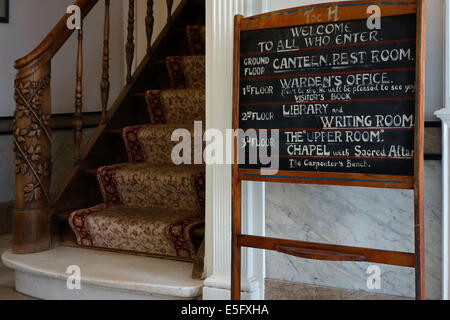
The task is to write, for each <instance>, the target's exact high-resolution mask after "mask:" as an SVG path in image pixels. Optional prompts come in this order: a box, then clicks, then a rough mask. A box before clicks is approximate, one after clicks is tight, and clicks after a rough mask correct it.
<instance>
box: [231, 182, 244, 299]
mask: <svg viewBox="0 0 450 320" xmlns="http://www.w3.org/2000/svg"><path fill="white" fill-rule="evenodd" d="M233 193H234V202H233V221H232V228H233V230H232V231H233V232H232V244H231V245H232V246H231V257H232V270H231V300H241V247H240V246H239V244H238V236H239V235H240V234H241V232H242V220H241V218H242V217H241V208H242V204H241V196H242V182H241V181H235V183H234V184H233Z"/></svg>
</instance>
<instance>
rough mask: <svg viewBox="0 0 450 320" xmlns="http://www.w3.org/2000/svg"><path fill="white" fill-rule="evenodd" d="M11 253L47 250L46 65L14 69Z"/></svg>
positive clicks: (48, 135)
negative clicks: (12, 235)
mask: <svg viewBox="0 0 450 320" xmlns="http://www.w3.org/2000/svg"><path fill="white" fill-rule="evenodd" d="M16 68H18V74H17V77H16V80H15V86H14V87H15V90H14V97H15V101H16V111H15V115H14V116H15V126H14V138H13V139H14V150H15V153H16V162H15V169H14V171H15V175H16V176H15V177H16V186H15V210H14V240H13V249H12V250H13V252H14V253H19V254H21V253H34V252H40V251H45V250H47V249H49V248H50V242H51V240H50V208H51V198H50V182H51V132H50V116H51V95H50V62H44V63H36V62H35V61H33V62H31V63H28V64H26V65H25V66H17V65H16Z"/></svg>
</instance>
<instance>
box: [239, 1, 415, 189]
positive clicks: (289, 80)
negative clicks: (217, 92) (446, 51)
mask: <svg viewBox="0 0 450 320" xmlns="http://www.w3.org/2000/svg"><path fill="white" fill-rule="evenodd" d="M411 3H413V2H411V1H405V2H399V3H396V4H390V5H389V4H385V3H384V2H381V3H380V4H384V5H385V6H390V8H389V10H387V9H386V8H384V7H382V8H380V7H378V8H380V9H381V12H380V13H381V16H380V18H379V20H378V26H377V25H376V24H374V23H370V21H369V20H368V17H370V12H369V13H367V10H364V11H363V12H364V18H360V19H357V16H351V15H350V16H351V18H349V19H348V20H347V19H345V20H341V19H339V17H340V16H341V15H342V12H343V10H345V9H346V8H352V7H349V6H348V7H344V5H343V6H342V9H341V8H340V7H339V6H337V7H334V6H329V8H325V7H324V8H323V9H325V10H324V11H325V13H326V9H328V11H329V12H330V10H329V9H330V8H332V10H335V11H331V12H334V13H335V16H334V17H335V19H333V14H332V15H331V19H330V20H328V19H326V21H323V22H317V21H316V22H315V23H311V21H309V23H303V24H302V23H299V24H294V25H288V26H284V27H274V28H254V29H253V28H250V29H251V30H241V32H240V36H239V56H238V61H236V63H237V64H238V65H239V67H238V70H237V72H238V73H239V79H238V81H239V86H238V87H239V88H238V89H239V90H238V91H237V92H236V95H238V98H239V102H238V105H236V106H235V108H237V112H236V113H235V124H236V125H235V128H239V129H243V130H244V132H246V134H245V135H243V134H241V137H240V138H239V142H238V148H239V150H238V154H239V156H238V158H239V159H240V161H239V169H241V170H250V171H252V173H247V174H246V176H247V177H254V178H258V174H257V173H255V171H259V170H260V169H264V168H266V169H267V168H271V169H272V168H273V162H270V160H271V159H274V157H277V162H278V164H277V168H278V170H273V172H271V174H270V175H274V176H277V175H278V176H285V175H286V174H287V175H288V176H292V175H297V174H298V173H301V172H305V173H308V174H311V173H312V174H314V173H325V175H321V177H322V178H323V177H325V178H327V175H326V173H337V174H345V173H348V174H352V175H355V174H356V175H383V176H391V177H392V179H388V180H386V179H385V177H383V179H381V180H380V181H382V183H380V184H379V186H380V187H384V186H387V187H391V186H392V185H396V186H397V187H403V188H408V187H411V185H412V180H411V179H408V177H413V176H414V159H415V157H414V156H415V136H416V134H417V130H416V112H417V110H416V107H417V106H418V105H417V100H416V95H417V91H416V89H417V88H416V76H417V73H416V65H417V59H418V57H417V56H416V54H417V47H416V44H417V28H416V21H417V14H416V12H415V11H414V8H412V9H413V10H411V8H409V9H410V10H407V8H406V6H407V5H411ZM356 5H357V3H355V8H356V7H357V6H356ZM370 5H371V4H370V3H362V4H361V5H360V6H361V7H364V8H368V7H369V6H370ZM392 6H396V7H402V10H403V11H401V12H400V13H401V14H391V11H392ZM344 8H345V9H344ZM383 9H385V10H383ZM294 11H295V10H293V11H292V13H293V14H295V12H294ZM383 11H384V12H388V13H389V15H387V16H383V15H382V14H383ZM299 12H300V13H301V11H299ZM336 18H337V19H336ZM310 20H312V19H310ZM301 22H303V21H301ZM275 141H276V143H275ZM261 148H263V149H264V150H261ZM244 159H245V160H244ZM308 177H309V175H308ZM344 179H345V178H344ZM354 180H355V181H354V182H355V183H356V184H358V185H359V183H360V182H364V181H365V180H366V179H354ZM360 180H361V181H360ZM330 181H332V180H330ZM336 181H338V182H339V181H341V182H342V177H340V180H336ZM373 181H376V179H375V180H373ZM312 182H317V180H316V181H312ZM347 182H349V181H347ZM386 182H388V183H387V184H386ZM375 183H376V182H375ZM346 184H348V183H346Z"/></svg>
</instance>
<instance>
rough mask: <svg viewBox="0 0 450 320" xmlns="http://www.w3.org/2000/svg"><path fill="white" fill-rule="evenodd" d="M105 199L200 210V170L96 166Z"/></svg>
mask: <svg viewBox="0 0 450 320" xmlns="http://www.w3.org/2000/svg"><path fill="white" fill-rule="evenodd" d="M97 177H98V181H99V184H100V189H101V191H102V194H103V197H104V200H105V203H107V204H108V205H124V206H130V207H136V208H166V209H187V208H189V209H190V210H198V212H199V213H201V212H203V203H202V200H201V194H202V193H203V192H204V189H203V190H202V188H204V171H203V170H197V169H193V170H187V171H186V170H178V169H176V167H172V168H171V167H168V168H163V169H161V168H158V167H154V168H152V167H148V166H147V167H145V168H144V169H142V168H140V167H136V165H134V166H133V165H131V164H128V165H126V164H122V165H118V166H111V167H104V168H100V169H99V171H98V175H97Z"/></svg>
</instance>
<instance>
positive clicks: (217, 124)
mask: <svg viewBox="0 0 450 320" xmlns="http://www.w3.org/2000/svg"><path fill="white" fill-rule="evenodd" d="M262 8H263V7H262V1H261V0H208V1H206V26H207V28H206V39H207V41H206V126H207V128H215V129H219V130H222V131H225V130H226V129H230V128H232V108H233V38H234V16H235V15H236V14H242V15H245V14H252V13H255V12H257V10H262ZM206 171H207V173H206V255H205V262H206V272H207V275H208V277H207V279H206V280H205V287H204V289H203V298H204V299H219V300H220V299H229V298H230V287H231V277H230V275H231V182H232V180H231V166H230V165H211V166H207V170H206ZM243 199H244V200H243V213H244V216H246V218H245V220H243V228H244V232H246V233H250V232H253V233H255V234H258V235H264V184H258V183H245V184H244V187H243ZM264 277H265V273H264V254H263V253H262V252H258V251H256V250H244V254H243V268H242V278H243V283H242V288H243V299H262V298H263V297H264V284H263V282H264Z"/></svg>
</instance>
